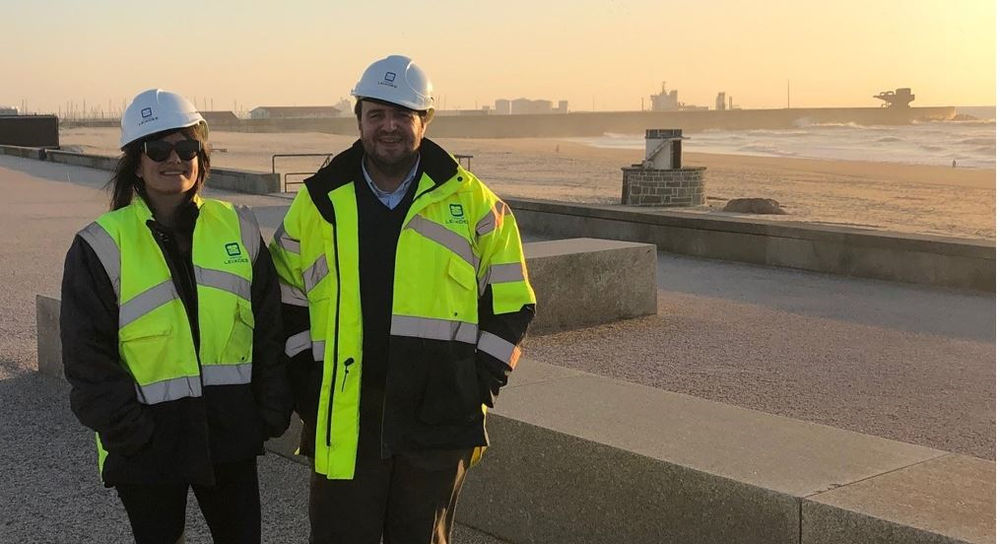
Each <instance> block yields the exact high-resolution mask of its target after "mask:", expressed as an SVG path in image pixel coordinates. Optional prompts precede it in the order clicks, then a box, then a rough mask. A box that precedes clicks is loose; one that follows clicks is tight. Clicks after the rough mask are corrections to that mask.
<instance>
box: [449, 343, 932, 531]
mask: <svg viewBox="0 0 1000 544" xmlns="http://www.w3.org/2000/svg"><path fill="white" fill-rule="evenodd" d="M546 366H548V365H544V364H542V363H539V362H536V361H530V360H524V361H522V363H521V365H520V366H519V367H518V370H517V371H515V372H514V374H513V375H512V378H511V384H510V386H508V388H506V389H504V391H503V392H502V394H501V396H500V399H499V401H498V405H497V410H496V411H495V413H493V414H491V415H490V416H489V418H488V420H487V421H488V422H487V427H488V429H489V432H490V437H491V441H492V444H493V445H492V446H491V447H490V449H489V450H488V451H487V453H486V456H485V458H484V460H483V462H482V463H481V465H480V466H478V467H476V468H475V469H474V470H473V471H471V472H470V473H469V478H468V480H467V483H466V487H465V489H464V491H463V502H462V506H461V507H460V509H459V512H458V517H459V520H460V521H462V522H463V523H466V524H469V525H471V526H473V527H477V528H479V529H480V530H483V531H486V532H489V533H492V534H495V535H497V536H499V537H501V538H503V539H505V540H510V541H512V542H532V543H548V542H552V543H556V542H583V543H586V542H622V543H630V544H631V543H645V542H649V543H653V542H657V543H659V542H685V543H687V542H694V543H698V542H705V543H709V542H741V543H756V542H761V543H765V542H766V543H775V542H788V543H798V542H799V531H800V526H799V521H800V518H799V507H800V503H801V500H802V498H803V497H807V496H811V495H816V494H817V493H821V492H823V491H826V490H828V489H832V488H836V487H837V486H840V485H844V484H846V483H851V482H859V481H865V480H868V479H871V478H873V477H875V476H878V475H881V474H886V473H890V472H892V471H894V470H898V469H900V468H902V467H906V466H909V465H913V464H914V463H919V462H922V461H926V460H929V459H934V458H937V457H940V456H942V455H945V454H944V452H940V451H937V450H933V449H930V448H923V447H920V446H912V445H908V444H902V443H899V442H894V441H890V440H885V439H881V438H876V437H870V436H865V435H861V434H858V433H853V432H850V431H843V430H840V429H833V428H830V427H825V426H822V425H816V424H812V423H806V422H801V421H796V420H792V419H788V418H784V417H780V416H773V415H769V414H763V413H760V412H754V411H751V410H745V409H742V408H736V407H732V406H727V405H723V404H719V403H715V402H710V401H705V400H701V399H697V398H694V397H689V396H686V395H680V394H676V393H671V392H667V391H663V390H658V389H652V388H647V387H643V386H639V385H635V384H629V383H624V382H619V381H616V380H611V379H608V378H604V377H599V376H593V375H590V374H586V373H582V372H576V373H572V374H559V373H558V371H555V372H552V373H549V374H546V372H547V370H545V367H546ZM533 367H540V368H539V369H535V376H536V377H537V376H540V375H541V376H544V377H543V378H542V379H537V378H535V379H530V378H534V377H533V376H528V378H529V379H530V380H529V381H527V382H524V383H522V382H521V381H519V374H520V373H521V372H522V371H523V370H527V369H530V368H533Z"/></svg>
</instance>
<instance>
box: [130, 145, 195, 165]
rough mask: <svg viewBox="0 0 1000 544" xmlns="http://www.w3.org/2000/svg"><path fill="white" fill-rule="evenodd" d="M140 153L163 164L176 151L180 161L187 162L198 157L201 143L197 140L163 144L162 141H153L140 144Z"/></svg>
mask: <svg viewBox="0 0 1000 544" xmlns="http://www.w3.org/2000/svg"><path fill="white" fill-rule="evenodd" d="M142 151H143V153H145V154H146V156H147V157H149V158H150V159H152V160H154V161H156V162H163V161H165V160H167V158H169V157H170V152H171V151H176V152H177V156H178V157H179V158H180V159H181V160H182V161H189V160H191V159H193V158H195V157H197V156H198V152H199V151H201V142H199V141H198V140H181V141H179V142H177V143H173V144H172V143H170V142H165V141H163V140H153V141H151V142H145V143H144V144H142Z"/></svg>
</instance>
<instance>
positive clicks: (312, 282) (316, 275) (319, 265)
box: [302, 255, 330, 293]
mask: <svg viewBox="0 0 1000 544" xmlns="http://www.w3.org/2000/svg"><path fill="white" fill-rule="evenodd" d="M329 273H330V267H328V266H327V265H326V255H320V256H319V258H318V259H316V262H314V263H313V264H312V266H310V267H309V268H307V269H305V270H303V271H302V282H303V283H304V284H305V287H306V293H308V292H309V291H312V290H313V288H315V287H316V286H317V285H319V282H321V281H323V278H325V277H326V275H327V274H329Z"/></svg>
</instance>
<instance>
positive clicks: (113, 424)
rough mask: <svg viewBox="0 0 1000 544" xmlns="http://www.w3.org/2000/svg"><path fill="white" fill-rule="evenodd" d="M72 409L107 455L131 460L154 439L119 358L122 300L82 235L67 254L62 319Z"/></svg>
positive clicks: (60, 329) (64, 362)
mask: <svg viewBox="0 0 1000 544" xmlns="http://www.w3.org/2000/svg"><path fill="white" fill-rule="evenodd" d="M59 332H60V337H61V339H62V359H63V367H64V369H65V372H66V379H67V380H68V381H69V383H70V386H71V387H72V388H71V389H70V394H69V401H70V408H71V409H72V410H73V413H74V414H75V415H76V417H77V419H79V420H80V423H83V424H84V425H85V426H87V427H89V428H91V429H93V430H95V431H97V432H98V433H99V434H100V437H101V443H102V444H103V445H104V449H106V450H107V451H113V452H118V453H121V454H123V455H130V454H132V453H135V452H136V451H138V450H140V449H142V447H143V446H144V445H145V444H146V443H148V442H149V441H150V439H151V437H152V436H153V428H154V423H153V419H152V417H150V415H149V414H147V413H146V411H145V409H144V407H143V405H142V404H140V403H139V401H138V398H137V397H136V391H135V381H134V380H133V378H132V375H131V374H130V373H129V372H128V371H127V370H126V369H125V367H124V365H123V364H122V362H121V358H120V356H119V354H118V298H117V296H116V295H115V292H114V289H113V288H112V286H111V280H110V279H109V278H108V275H107V272H105V270H104V267H103V266H102V265H101V262H100V260H99V259H98V258H97V255H96V254H95V253H94V251H93V249H91V247H90V245H88V244H87V243H86V242H85V241H83V239H82V238H80V237H79V236H77V237H76V238H75V239H74V240H73V245H72V246H71V247H70V249H69V252H68V253H67V254H66V265H65V269H64V271H63V282H62V304H61V308H60V314H59Z"/></svg>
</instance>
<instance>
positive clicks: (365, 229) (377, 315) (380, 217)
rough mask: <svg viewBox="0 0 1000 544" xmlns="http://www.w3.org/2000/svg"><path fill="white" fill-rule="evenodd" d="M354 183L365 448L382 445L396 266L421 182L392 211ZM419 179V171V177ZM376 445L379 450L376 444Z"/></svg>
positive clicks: (362, 184) (363, 185)
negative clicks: (408, 214)
mask: <svg viewBox="0 0 1000 544" xmlns="http://www.w3.org/2000/svg"><path fill="white" fill-rule="evenodd" d="M358 179H359V181H357V182H355V183H354V191H355V194H356V196H357V202H358V248H359V251H360V254H359V255H358V261H359V262H358V266H359V273H360V277H361V307H362V308H363V312H362V322H363V327H364V328H363V333H362V334H363V343H362V353H364V360H363V362H362V365H363V367H364V368H363V372H362V374H361V445H360V448H361V449H362V451H366V452H376V451H378V448H379V442H380V438H381V437H380V434H381V429H380V427H381V425H380V424H381V421H382V403H383V399H384V397H385V378H386V372H387V370H388V367H387V364H388V349H387V348H388V346H389V324H390V320H391V317H392V291H393V271H394V270H395V268H396V245H397V243H398V242H399V233H400V230H401V229H402V227H403V219H404V218H405V217H406V212H407V211H409V209H410V204H411V203H412V202H413V195H414V192H415V191H416V187H417V185H418V183H417V181H416V180H414V181H413V183H411V184H410V188H409V190H408V191H407V192H406V196H405V197H403V200H402V201H401V202H400V203H399V204H398V205H397V206H396V207H395V208H394V209H392V210H390V209H389V208H388V207H386V205H385V204H383V203H382V202H381V201H380V200H379V199H378V197H376V196H375V194H374V193H373V192H372V190H371V187H369V186H368V184H367V183H365V182H364V178H363V177H359V178H358ZM417 179H419V173H418V177H417ZM370 448H375V449H370Z"/></svg>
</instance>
